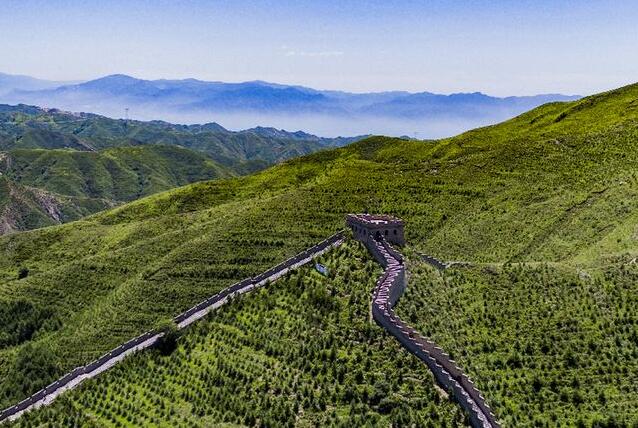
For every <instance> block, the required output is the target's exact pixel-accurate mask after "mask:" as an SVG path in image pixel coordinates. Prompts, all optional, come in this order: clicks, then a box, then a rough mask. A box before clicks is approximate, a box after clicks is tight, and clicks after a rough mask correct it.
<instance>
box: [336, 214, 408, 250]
mask: <svg viewBox="0 0 638 428" xmlns="http://www.w3.org/2000/svg"><path fill="white" fill-rule="evenodd" d="M346 224H347V225H348V226H349V227H350V229H352V233H353V234H354V237H355V239H358V240H360V241H366V240H367V239H368V236H370V235H372V236H373V237H374V236H378V237H380V236H383V237H384V238H385V240H386V241H388V242H390V243H392V244H397V245H404V244H405V239H404V237H403V220H401V219H399V218H397V217H393V216H389V215H373V214H348V215H347V216H346Z"/></svg>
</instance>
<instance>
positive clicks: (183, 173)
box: [0, 105, 356, 234]
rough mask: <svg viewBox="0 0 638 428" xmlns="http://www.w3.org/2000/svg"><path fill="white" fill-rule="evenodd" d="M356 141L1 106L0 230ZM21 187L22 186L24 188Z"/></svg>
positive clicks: (65, 217)
mask: <svg viewBox="0 0 638 428" xmlns="http://www.w3.org/2000/svg"><path fill="white" fill-rule="evenodd" d="M354 140H356V138H320V137H316V136H313V135H309V134H305V133H303V132H295V133H290V132H286V131H280V130H275V129H272V128H254V129H250V130H246V131H240V132H232V131H228V130H226V129H224V128H223V127H221V126H219V125H217V124H215V123H209V124H205V125H174V124H170V123H166V122H159V121H155V122H140V121H133V120H115V119H109V118H107V117H103V116H98V115H94V114H88V113H68V112H63V111H59V110H55V109H40V108H37V107H31V106H25V105H18V106H8V105H0V174H2V176H4V177H5V179H7V180H9V181H5V184H4V187H5V190H6V188H8V187H10V188H11V197H9V193H8V190H6V191H5V192H4V193H3V194H0V206H4V207H5V209H4V211H2V212H0V224H2V226H1V227H0V234H3V233H7V232H13V231H19V230H29V229H34V228H37V227H43V226H49V225H52V224H57V223H61V222H67V221H70V220H77V219H79V218H81V217H83V216H86V215H88V214H92V213H95V212H96V211H99V210H102V209H105V208H108V207H112V206H114V205H118V204H121V203H123V202H129V201H132V200H134V199H138V198H140V197H143V196H148V195H150V194H153V193H157V192H160V191H164V190H168V189H171V188H174V187H178V186H182V185H184V184H188V183H192V182H195V181H201V180H208V179H212V178H220V177H230V176H233V175H237V174H248V173H251V172H254V171H258V170H261V169H264V168H266V167H267V166H269V165H272V164H273V163H276V162H280V161H282V160H284V159H288V158H291V157H295V156H300V155H304V154H308V153H312V152H315V151H317V150H321V149H324V148H328V147H334V146H340V145H345V144H348V143H349V142H352V141H354ZM26 188H28V189H30V190H27V189H26Z"/></svg>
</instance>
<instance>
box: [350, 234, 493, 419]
mask: <svg viewBox="0 0 638 428" xmlns="http://www.w3.org/2000/svg"><path fill="white" fill-rule="evenodd" d="M372 238H373V237H371V236H368V237H366V238H364V239H363V240H362V241H363V243H364V244H365V245H366V247H367V248H368V249H369V250H370V252H371V254H372V255H373V257H374V258H375V260H377V262H379V264H381V265H382V266H383V267H384V269H385V270H384V272H383V274H382V275H381V277H380V278H379V279H378V281H377V285H376V287H375V289H374V292H373V294H372V316H373V318H374V319H375V321H376V322H377V323H378V324H379V325H380V326H381V327H383V328H385V329H386V330H387V331H388V332H389V333H390V334H392V335H393V336H394V337H395V338H396V339H397V340H398V341H399V342H400V343H401V344H402V345H403V346H404V347H405V348H406V349H408V350H409V351H410V352H412V353H413V354H414V355H416V356H417V357H418V358H420V359H421V360H422V361H424V362H425V363H426V364H427V366H428V367H429V368H430V370H431V371H432V373H433V374H434V377H435V378H436V380H437V382H438V383H439V384H440V385H441V386H443V388H445V389H446V390H447V391H448V392H449V393H451V394H452V395H453V396H454V397H455V399H456V400H457V402H458V403H459V404H460V405H461V407H463V409H464V410H465V411H466V412H467V413H468V415H469V418H470V422H471V423H472V426H474V427H481V428H490V427H491V428H499V427H500V425H499V424H498V422H497V420H496V417H495V416H494V413H492V411H491V409H490V407H489V406H488V405H487V403H486V402H485V399H484V397H483V396H482V395H481V393H480V391H479V390H478V389H477V388H476V387H475V386H474V383H473V382H472V381H471V380H470V378H469V377H468V376H467V375H466V374H465V373H463V371H462V370H461V368H460V367H459V366H458V365H457V364H456V362H455V361H454V360H452V359H451V358H450V356H449V355H448V354H446V353H445V352H444V351H443V350H442V349H441V348H440V347H438V346H437V345H436V344H435V343H434V342H432V341H431V340H428V339H427V338H425V337H423V336H421V335H420V334H419V332H417V331H416V330H415V329H413V328H412V327H410V326H409V325H408V324H406V323H405V322H403V321H402V320H401V319H400V318H399V317H398V316H397V315H396V314H395V313H394V311H393V309H392V308H393V307H394V305H395V304H396V302H397V301H398V300H399V298H400V297H401V295H402V294H403V292H404V291H405V288H406V286H407V284H406V271H405V266H404V265H403V257H402V256H401V254H400V253H399V252H397V251H396V250H395V249H394V248H392V247H391V246H390V245H389V244H388V243H387V242H386V241H385V240H384V239H383V238H381V239H372Z"/></svg>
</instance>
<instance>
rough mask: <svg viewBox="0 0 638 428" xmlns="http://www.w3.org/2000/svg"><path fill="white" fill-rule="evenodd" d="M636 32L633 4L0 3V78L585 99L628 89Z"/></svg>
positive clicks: (335, 0) (636, 76)
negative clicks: (128, 78) (121, 77)
mask: <svg viewBox="0 0 638 428" xmlns="http://www.w3.org/2000/svg"><path fill="white" fill-rule="evenodd" d="M637 23H638V2H636V1H546V0H536V1H529V2H525V1H501V2H497V1H478V0H476V1H457V2H453V1H394V0H383V1H376V0H375V1H365V2H364V1H349V0H320V1H319V0H315V1H306V0H296V1H290V2H284V1H243V0H233V1H171V2H169V1H140V0H127V1H120V0H107V1H99V2H98V1H88V0H87V1H80V0H76V1H72V0H47V1H36V0H0V71H2V72H6V73H11V74H28V75H33V76H36V77H41V78H48V79H58V80H81V79H91V78H95V77H99V76H102V75H106V74H113V73H125V74H130V75H134V76H136V77H141V78H186V77H195V78H198V79H203V80H223V81H245V80H255V79H260V80H267V81H273V82H280V83H294V84H303V85H306V86H311V87H315V88H321V89H342V90H350V91H373V90H374V91H379V90H390V89H400V90H410V91H424V90H428V91H434V92H442V93H449V92H459V91H483V92H486V93H489V94H493V95H514V94H517V95H518V94H532V93H546V92H562V93H570V94H571V93H577V94H588V93H593V92H598V91H600V90H603V89H609V88H613V87H616V86H620V85H624V84H627V83H632V82H635V81H638V24H637Z"/></svg>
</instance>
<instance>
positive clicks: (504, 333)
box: [398, 260, 638, 427]
mask: <svg viewBox="0 0 638 428" xmlns="http://www.w3.org/2000/svg"><path fill="white" fill-rule="evenodd" d="M409 269H410V273H411V280H412V284H418V287H416V286H412V287H409V288H408V292H407V293H406V294H405V296H404V298H403V299H402V301H401V302H400V304H399V306H398V309H399V314H400V315H401V316H404V317H405V319H406V320H409V322H410V323H411V324H413V325H414V326H415V328H417V329H419V330H420V331H422V332H423V333H424V334H426V335H427V336H429V337H431V338H432V339H433V340H435V341H436V342H437V343H438V344H439V345H440V346H442V347H443V348H444V349H446V351H448V352H449V353H450V354H451V355H452V356H453V358H454V359H455V360H456V361H457V362H459V364H461V366H462V367H465V368H467V371H468V374H469V375H470V377H471V378H473V379H474V380H475V381H477V382H478V383H479V385H481V386H482V388H483V390H482V392H483V394H484V395H485V396H486V397H489V399H490V403H491V404H492V406H494V407H495V408H496V409H499V416H500V419H501V420H502V422H503V423H504V424H505V425H506V426H514V427H516V426H522V425H533V426H572V425H577V426H601V427H605V426H617V427H618V426H634V425H635V424H636V423H638V407H637V406H636V402H637V399H638V397H637V395H636V385H637V383H636V381H637V379H636V373H638V329H637V328H636V327H637V325H638V316H637V315H636V311H635V309H636V308H637V307H638V268H636V266H635V265H628V266H625V265H621V266H607V267H605V268H603V269H600V270H598V269H595V270H589V271H580V272H579V273H578V272H575V271H574V270H573V269H569V268H566V267H564V266H561V265H557V266H555V265H548V264H542V265H531V266H529V265H525V264H520V265H519V264H513V265H512V264H508V265H504V266H498V267H495V266H483V267H478V266H477V267H473V268H469V269H466V268H455V269H451V270H448V271H446V272H445V273H444V274H440V273H439V272H438V271H436V272H435V271H434V270H433V268H430V267H425V266H424V265H423V262H418V261H416V260H415V261H414V263H411V264H410V265H409ZM422 302H427V308H425V309H424V308H423V305H422V304H421V303H422ZM443 314H454V316H441V315H443ZM632 424H634V425H632Z"/></svg>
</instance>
